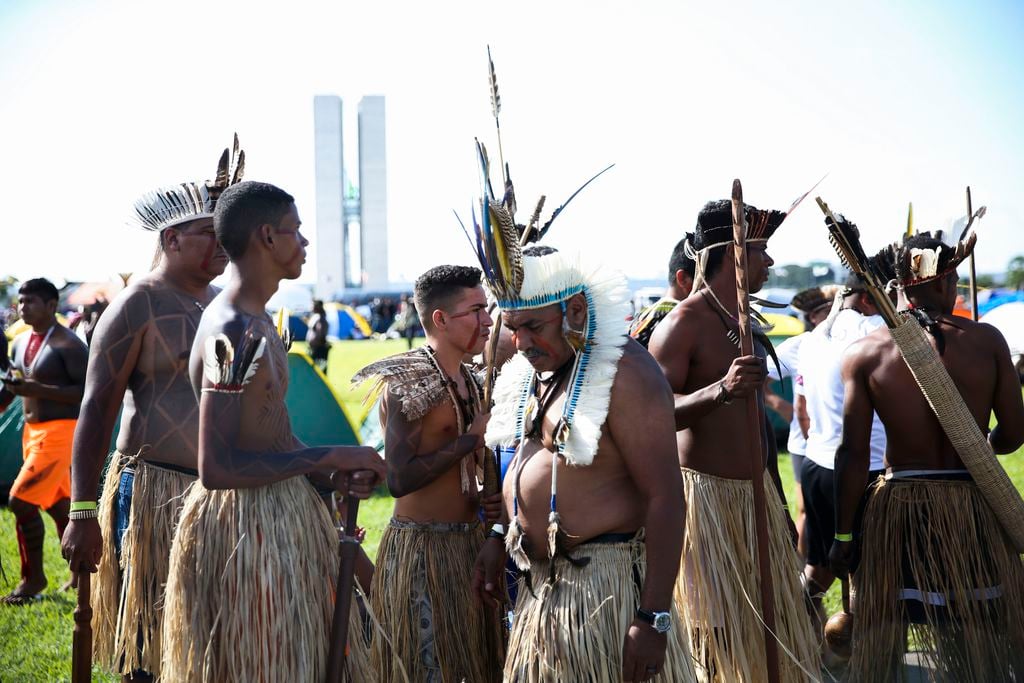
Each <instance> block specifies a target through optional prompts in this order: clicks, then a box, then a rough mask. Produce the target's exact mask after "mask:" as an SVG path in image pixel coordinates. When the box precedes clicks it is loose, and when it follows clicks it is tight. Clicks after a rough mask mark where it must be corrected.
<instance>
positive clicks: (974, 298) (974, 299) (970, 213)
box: [967, 185, 978, 322]
mask: <svg viewBox="0 0 1024 683" xmlns="http://www.w3.org/2000/svg"><path fill="white" fill-rule="evenodd" d="M973 221H974V207H973V206H972V204H971V186H970V185H968V186H967V225H970V224H971V223H972V222H973ZM970 260H971V320H973V321H974V322H978V282H977V280H976V279H975V276H974V250H973V249H972V250H971V257H970Z"/></svg>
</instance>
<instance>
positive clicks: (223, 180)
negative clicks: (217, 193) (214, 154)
mask: <svg viewBox="0 0 1024 683" xmlns="http://www.w3.org/2000/svg"><path fill="white" fill-rule="evenodd" d="M235 139H236V140H237V139H238V138H237V137H236V138H235ZM229 155H230V152H229V151H228V150H227V148H225V149H224V153H223V154H221V155H220V162H219V163H218V164H217V176H216V178H214V181H213V182H214V184H215V185H216V186H217V187H227V185H228V168H229V164H230V163H231V157H230V156H229Z"/></svg>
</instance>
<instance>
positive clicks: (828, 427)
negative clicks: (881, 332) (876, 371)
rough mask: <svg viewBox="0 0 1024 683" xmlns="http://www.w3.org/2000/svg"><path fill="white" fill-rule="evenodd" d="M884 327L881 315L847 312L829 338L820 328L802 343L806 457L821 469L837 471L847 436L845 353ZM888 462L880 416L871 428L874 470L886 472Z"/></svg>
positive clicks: (801, 370)
mask: <svg viewBox="0 0 1024 683" xmlns="http://www.w3.org/2000/svg"><path fill="white" fill-rule="evenodd" d="M883 324H884V321H883V320H882V317H881V316H879V315H872V316H864V315H861V314H860V313H858V312H857V311H854V310H852V309H846V310H843V311H840V312H839V315H838V316H837V317H836V319H835V322H834V323H833V325H832V328H831V329H830V330H829V335H828V336H825V329H824V327H825V326H824V325H819V326H818V327H817V328H816V329H815V330H814V332H811V333H810V334H809V335H807V336H806V338H805V339H804V341H803V342H802V343H801V344H800V353H799V355H798V360H797V367H798V368H799V369H800V372H801V373H802V375H803V387H804V395H805V397H806V400H807V413H808V415H809V416H810V418H811V428H810V431H809V432H808V434H807V450H806V451H805V452H804V455H806V456H807V457H808V458H810V459H811V460H812V461H814V463H815V464H817V465H820V466H821V467H826V468H828V469H830V470H831V469H835V461H836V450H837V449H838V448H839V443H840V441H841V440H842V435H843V400H844V399H845V391H844V388H843V380H842V377H841V375H840V369H841V366H842V361H843V354H844V352H845V351H846V348H847V347H848V346H850V344H852V343H853V342H855V341H857V340H858V339H861V338H863V337H865V336H867V335H868V334H870V333H871V332H873V331H874V330H876V329H878V328H879V327H881V326H882V325H883ZM884 462H885V428H884V427H883V426H882V422H881V420H879V419H878V414H877V413H876V414H875V417H874V422H873V424H872V425H871V469H873V470H880V469H882V467H883V466H884V465H883V463H884Z"/></svg>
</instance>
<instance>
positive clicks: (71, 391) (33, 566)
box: [0, 278, 89, 605]
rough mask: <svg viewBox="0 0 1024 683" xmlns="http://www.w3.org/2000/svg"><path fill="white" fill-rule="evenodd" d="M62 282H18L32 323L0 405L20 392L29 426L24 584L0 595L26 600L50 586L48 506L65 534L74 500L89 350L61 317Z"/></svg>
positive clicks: (16, 501) (14, 489)
mask: <svg viewBox="0 0 1024 683" xmlns="http://www.w3.org/2000/svg"><path fill="white" fill-rule="evenodd" d="M58 300H59V294H58V292H57V288H56V287H54V286H53V284H52V283H51V282H50V281H49V280H44V279H42V278H37V279H34V280H28V281H26V282H25V283H24V284H22V285H21V287H20V288H19V289H18V312H19V313H20V314H21V319H22V320H24V321H25V323H26V324H27V325H29V326H30V327H31V328H32V332H30V333H28V334H22V335H20V336H18V338H17V339H15V340H14V343H13V345H12V349H11V351H12V353H13V355H14V358H13V361H12V363H11V365H10V369H9V370H8V372H7V374H6V375H5V376H4V377H3V389H2V390H0V412H2V411H3V410H6V408H7V406H8V405H10V403H11V401H13V400H14V397H15V396H21V398H22V404H21V405H22V410H23V411H24V415H25V426H24V430H23V432H22V437H21V444H22V457H23V458H24V460H25V464H24V465H22V467H21V471H20V472H19V473H18V477H17V479H15V480H14V485H13V486H11V495H10V503H9V507H10V509H11V512H13V513H14V518H15V520H16V521H15V524H16V528H17V532H18V550H19V551H20V552H21V583H19V584H18V585H17V586H15V588H14V590H13V591H11V592H10V593H9V594H8V595H6V596H5V597H4V598H2V599H0V602H2V603H3V604H6V605H23V604H26V603H28V602H31V601H33V600H36V599H38V598H39V595H40V594H41V593H42V592H43V590H44V589H45V588H46V585H47V580H46V574H45V572H44V571H43V538H44V535H45V533H46V529H45V526H44V524H43V518H42V516H40V514H39V510H40V509H43V510H46V512H47V513H49V515H50V517H52V518H53V521H54V522H55V523H56V525H57V535H58V536H60V535H63V534H64V528H65V527H66V526H67V523H68V510H69V507H70V504H71V500H70V495H71V441H72V438H73V436H74V433H75V423H76V422H77V420H78V409H79V404H80V403H81V402H82V391H83V389H84V386H85V367H86V363H87V361H88V355H89V350H88V349H87V348H86V346H85V344H84V343H83V342H82V341H81V340H80V339H79V338H78V337H76V336H75V333H74V332H72V331H71V330H69V329H68V328H66V327H64V326H63V325H61V324H60V323H58V322H57V302H58Z"/></svg>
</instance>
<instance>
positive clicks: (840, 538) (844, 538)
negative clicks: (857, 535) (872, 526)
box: [836, 534, 853, 543]
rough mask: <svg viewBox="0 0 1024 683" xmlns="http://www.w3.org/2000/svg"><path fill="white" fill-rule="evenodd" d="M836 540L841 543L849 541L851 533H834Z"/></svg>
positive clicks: (851, 538)
mask: <svg viewBox="0 0 1024 683" xmlns="http://www.w3.org/2000/svg"><path fill="white" fill-rule="evenodd" d="M836 540H837V541H840V542H842V543H849V542H850V541H852V540H853V534H836Z"/></svg>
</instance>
